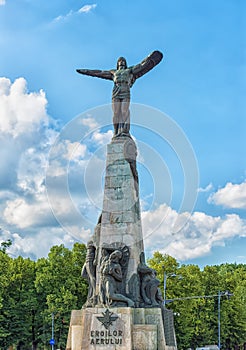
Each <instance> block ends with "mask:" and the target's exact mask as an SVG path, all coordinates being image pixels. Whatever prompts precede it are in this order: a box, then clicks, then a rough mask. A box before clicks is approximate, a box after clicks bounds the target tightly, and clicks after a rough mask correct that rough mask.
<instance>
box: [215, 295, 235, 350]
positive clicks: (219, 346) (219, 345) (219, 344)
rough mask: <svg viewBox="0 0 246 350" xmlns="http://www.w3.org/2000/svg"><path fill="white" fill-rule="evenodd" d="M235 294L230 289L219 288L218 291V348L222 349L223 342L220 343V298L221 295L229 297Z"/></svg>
mask: <svg viewBox="0 0 246 350" xmlns="http://www.w3.org/2000/svg"><path fill="white" fill-rule="evenodd" d="M232 295H233V294H232V293H230V292H229V290H226V291H224V292H221V291H220V290H219V292H218V348H219V350H220V348H221V343H220V298H221V296H226V297H227V298H230V297H231V296H232Z"/></svg>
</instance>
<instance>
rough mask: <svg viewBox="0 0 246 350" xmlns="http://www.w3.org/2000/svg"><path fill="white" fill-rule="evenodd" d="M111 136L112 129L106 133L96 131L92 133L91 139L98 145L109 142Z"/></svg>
mask: <svg viewBox="0 0 246 350" xmlns="http://www.w3.org/2000/svg"><path fill="white" fill-rule="evenodd" d="M112 137H113V132H112V130H108V131H107V132H106V133H102V132H99V131H96V132H94V133H93V136H92V140H93V141H94V142H95V143H96V144H98V145H106V144H108V143H110V142H111V140H112Z"/></svg>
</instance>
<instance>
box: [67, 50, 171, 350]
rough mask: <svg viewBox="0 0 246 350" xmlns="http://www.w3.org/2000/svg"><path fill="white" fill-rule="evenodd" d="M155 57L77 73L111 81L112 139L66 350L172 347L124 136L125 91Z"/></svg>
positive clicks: (130, 145)
mask: <svg viewBox="0 0 246 350" xmlns="http://www.w3.org/2000/svg"><path fill="white" fill-rule="evenodd" d="M162 57H163V55H162V53H161V52H159V51H154V52H153V53H151V54H150V55H149V56H148V57H147V58H145V59H144V60H143V61H142V62H141V63H140V64H137V65H135V66H131V67H127V63H126V60H125V58H123V57H120V58H119V59H118V61H117V67H116V69H111V70H104V71H103V70H89V69H78V70H77V72H78V73H80V74H84V75H90V76H94V77H99V78H103V79H108V80H112V81H113V82H114V86H113V92H112V109H113V125H114V136H113V138H112V140H111V143H110V144H108V145H107V161H106V172H105V187H104V198H103V206H102V213H101V215H100V217H99V219H98V222H97V224H96V226H95V230H94V234H93V236H92V237H91V240H90V241H89V242H88V244H87V255H86V261H85V264H84V266H83V268H82V277H83V278H86V279H87V280H88V284H89V289H88V296H87V301H86V303H85V304H84V305H83V307H82V310H73V311H72V315H71V321H70V327H69V334H68V339H67V347H66V349H67V350H81V349H83V350H92V349H100V350H106V349H109V350H113V349H121V350H145V349H146V350H176V349H177V345H176V338H175V332H174V326H173V316H172V312H171V311H170V310H167V309H165V307H164V305H163V299H162V295H161V292H160V289H159V284H160V282H159V280H158V279H157V277H156V272H155V271H154V270H153V269H151V268H150V267H148V266H147V264H146V262H145V255H144V244H143V234H142V226H141V213H140V204H139V183H138V172H137V167H136V157H137V147H136V144H135V142H134V141H133V139H132V137H131V135H130V111H129V105H130V88H131V87H132V85H133V84H134V82H135V80H136V79H138V78H139V77H141V76H142V75H144V74H145V73H147V72H148V71H150V70H151V69H152V68H154V67H155V66H156V65H157V64H158V63H159V62H160V61H161V60H162Z"/></svg>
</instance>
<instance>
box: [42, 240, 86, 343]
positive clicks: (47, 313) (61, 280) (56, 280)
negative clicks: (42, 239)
mask: <svg viewBox="0 0 246 350" xmlns="http://www.w3.org/2000/svg"><path fill="white" fill-rule="evenodd" d="M85 255H86V246H85V245H84V244H80V243H76V244H75V245H74V247H73V250H72V251H71V250H69V249H68V248H65V247H64V245H60V246H54V247H52V248H51V250H50V252H49V255H48V258H47V259H40V260H38V261H37V273H36V281H35V286H36V289H37V293H38V294H39V296H40V299H42V301H43V305H44V309H43V311H42V317H43V319H44V324H45V329H44V333H45V334H49V335H50V337H51V327H50V325H51V318H52V313H53V314H54V319H55V339H56V342H57V344H58V345H61V346H63V347H64V346H65V345H66V338H67V333H68V325H69V319H70V312H71V310H73V309H80V308H81V306H82V305H83V303H84V302H85V300H86V295H87V284H86V282H85V281H83V279H82V278H81V268H82V266H83V264H84V261H85ZM49 329H50V333H49V331H48V330H49ZM48 339H49V338H47V339H46V340H44V339H43V342H44V343H46V344H47V341H48Z"/></svg>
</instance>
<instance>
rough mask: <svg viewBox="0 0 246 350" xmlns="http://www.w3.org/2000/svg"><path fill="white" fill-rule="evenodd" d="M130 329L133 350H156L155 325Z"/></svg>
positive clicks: (135, 326) (134, 326) (144, 325)
mask: <svg viewBox="0 0 246 350" xmlns="http://www.w3.org/2000/svg"><path fill="white" fill-rule="evenodd" d="M132 328H133V329H132V338H133V350H158V347H157V325H155V324H153V325H152V324H151V325H150V324H140V325H133V327H132Z"/></svg>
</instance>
